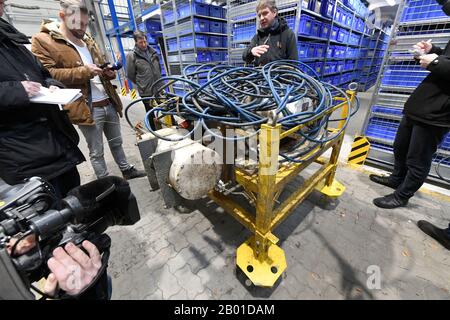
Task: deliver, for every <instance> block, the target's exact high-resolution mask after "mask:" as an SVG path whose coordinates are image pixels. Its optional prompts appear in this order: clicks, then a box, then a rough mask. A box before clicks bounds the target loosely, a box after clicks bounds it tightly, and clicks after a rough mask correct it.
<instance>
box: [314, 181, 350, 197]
mask: <svg viewBox="0 0 450 320" xmlns="http://www.w3.org/2000/svg"><path fill="white" fill-rule="evenodd" d="M315 189H316V190H317V191H319V192H320V193H323V194H324V195H326V196H328V197H330V198H333V199H335V198H337V197H340V196H341V195H342V194H343V193H344V191H345V186H344V185H343V184H342V183H340V182H339V181H337V180H336V179H334V180H333V182H332V183H331V185H329V186H327V185H326V184H325V181H321V182H320V183H319V184H318V185H317V186H316V188H315Z"/></svg>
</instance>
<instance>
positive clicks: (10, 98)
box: [0, 81, 30, 111]
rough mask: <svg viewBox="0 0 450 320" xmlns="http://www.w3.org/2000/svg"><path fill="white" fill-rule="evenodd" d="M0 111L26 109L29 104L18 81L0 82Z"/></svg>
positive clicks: (26, 95) (25, 92) (23, 88)
mask: <svg viewBox="0 0 450 320" xmlns="http://www.w3.org/2000/svg"><path fill="white" fill-rule="evenodd" d="M0 101H1V103H0V110H2V111H3V110H9V109H13V108H18V107H26V106H28V105H29V104H30V98H29V97H28V94H27V91H26V90H25V87H24V86H23V85H22V83H21V82H20V81H2V82H0Z"/></svg>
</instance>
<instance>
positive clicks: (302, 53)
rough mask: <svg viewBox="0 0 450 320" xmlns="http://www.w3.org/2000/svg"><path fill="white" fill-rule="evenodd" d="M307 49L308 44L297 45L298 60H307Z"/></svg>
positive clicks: (300, 42)
mask: <svg viewBox="0 0 450 320" xmlns="http://www.w3.org/2000/svg"><path fill="white" fill-rule="evenodd" d="M308 48H309V43H307V42H302V41H299V42H298V43H297V51H298V57H299V58H307V57H308Z"/></svg>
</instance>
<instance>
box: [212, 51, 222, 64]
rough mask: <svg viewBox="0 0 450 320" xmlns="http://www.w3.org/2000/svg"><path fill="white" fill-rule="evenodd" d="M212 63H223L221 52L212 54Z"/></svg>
mask: <svg viewBox="0 0 450 320" xmlns="http://www.w3.org/2000/svg"><path fill="white" fill-rule="evenodd" d="M211 61H214V62H217V61H222V53H221V52H220V51H212V52H211Z"/></svg>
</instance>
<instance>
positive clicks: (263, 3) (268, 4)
mask: <svg viewBox="0 0 450 320" xmlns="http://www.w3.org/2000/svg"><path fill="white" fill-rule="evenodd" d="M265 8H269V9H270V11H272V12H278V7H277V3H276V2H275V0H258V2H257V3H256V12H258V11H259V10H261V9H265Z"/></svg>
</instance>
